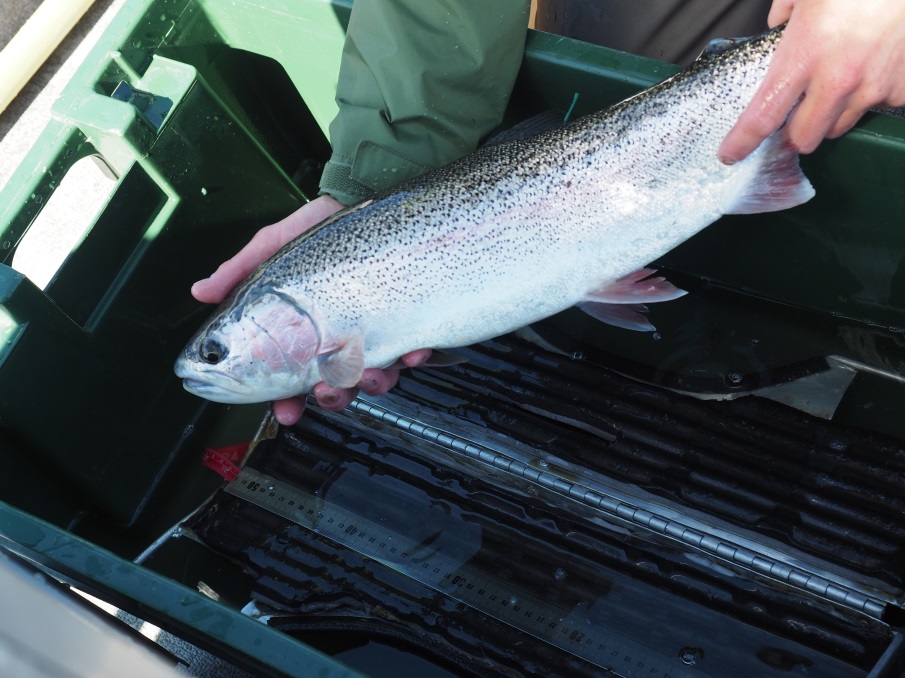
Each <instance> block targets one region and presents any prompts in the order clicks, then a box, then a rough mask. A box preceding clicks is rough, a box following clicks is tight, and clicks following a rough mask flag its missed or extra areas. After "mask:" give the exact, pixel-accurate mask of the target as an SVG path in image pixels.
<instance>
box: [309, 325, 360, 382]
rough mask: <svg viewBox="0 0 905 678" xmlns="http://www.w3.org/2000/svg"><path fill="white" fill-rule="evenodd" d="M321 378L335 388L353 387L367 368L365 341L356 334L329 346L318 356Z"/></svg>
mask: <svg viewBox="0 0 905 678" xmlns="http://www.w3.org/2000/svg"><path fill="white" fill-rule="evenodd" d="M317 367H318V370H319V371H320V375H321V378H322V379H323V380H324V381H325V382H327V383H328V384H330V386H333V387H334V388H352V387H353V386H355V385H356V384H357V383H358V382H359V381H360V380H361V375H362V372H364V369H365V359H364V342H363V340H362V338H361V336H360V335H356V336H354V337H351V338H349V339H345V340H343V341H341V342H337V343H336V344H335V346H333V347H331V348H328V349H327V351H326V352H324V353H321V355H319V356H318V358H317Z"/></svg>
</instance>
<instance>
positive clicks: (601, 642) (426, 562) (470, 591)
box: [226, 467, 706, 678]
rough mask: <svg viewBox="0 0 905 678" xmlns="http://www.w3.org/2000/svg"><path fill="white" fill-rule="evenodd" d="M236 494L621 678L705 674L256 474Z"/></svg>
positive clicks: (239, 479)
mask: <svg viewBox="0 0 905 678" xmlns="http://www.w3.org/2000/svg"><path fill="white" fill-rule="evenodd" d="M226 491H227V492H229V493H230V494H232V495H234V496H236V497H239V498H241V499H244V500H246V501H249V502H251V503H252V504H255V505H256V506H259V507H261V508H264V509H267V510H268V511H270V512H272V513H274V514H276V515H278V516H281V517H283V518H285V519H287V520H290V521H292V522H293V523H295V524H297V525H299V526H301V527H303V528H305V529H307V530H310V531H311V532H314V533H315V534H318V535H320V536H322V537H325V538H327V539H329V540H331V541H333V542H336V543H337V544H340V545H342V546H344V547H346V548H348V549H350V550H352V551H355V552H356V553H359V554H361V555H363V556H365V557H367V558H370V559H371V560H374V561H376V562H379V563H381V564H383V565H385V566H386V567H389V568H391V569H393V570H395V571H397V572H399V573H401V574H403V575H405V576H407V577H410V578H411V579H413V580H415V581H417V582H419V583H421V584H423V585H425V586H428V587H430V588H431V589H433V590H435V591H438V592H440V593H442V594H444V595H447V596H448V597H450V598H451V599H453V600H456V601H458V602H460V603H463V604H465V605H467V606H469V607H471V608H473V609H475V610H477V611H479V612H481V613H483V614H485V615H488V616H490V617H493V618H494V619H497V620H498V621H501V622H503V623H506V624H509V625H510V626H512V627H514V628H516V629H518V630H520V631H523V632H524V633H527V634H529V635H531V636H534V637H535V638H537V639H539V640H542V641H544V642H546V643H549V644H550V645H553V646H555V647H557V648H559V649H561V650H564V651H566V652H569V653H571V654H573V655H575V656H576V657H579V658H580V659H583V660H585V661H587V662H590V663H591V664H594V665H595V666H598V667H600V668H603V669H605V670H608V671H611V672H612V673H613V674H615V675H618V676H626V677H628V676H645V677H646V678H683V677H685V676H698V677H700V676H704V675H706V674H704V673H702V672H701V671H700V669H699V668H697V667H695V668H693V666H694V664H695V662H696V661H697V655H696V650H695V649H694V648H683V649H682V650H681V651H680V652H679V653H678V654H670V655H667V654H664V653H661V652H658V651H657V650H655V649H653V648H651V647H648V646H645V645H642V644H640V643H638V642H636V641H634V640H632V639H629V638H625V637H622V636H620V635H619V634H618V633H616V632H615V631H614V630H613V629H612V628H607V627H606V625H602V624H599V623H594V619H593V617H594V614H595V612H594V610H593V609H592V606H587V605H584V604H581V605H578V606H577V607H576V608H575V609H571V610H567V609H562V608H559V607H557V606H556V605H554V604H551V603H550V602H548V601H545V600H541V599H540V598H538V597H537V596H535V595H532V594H529V593H527V592H525V591H523V590H522V589H521V588H519V587H517V586H513V585H510V584H508V583H507V582H505V581H501V580H500V579H499V578H496V577H494V576H492V575H490V574H488V573H487V572H485V571H483V570H481V569H479V568H475V567H471V566H469V565H468V564H464V565H463V564H462V562H461V560H460V559H453V558H450V557H449V556H446V555H445V554H443V553H442V550H441V549H440V548H437V547H432V546H429V545H424V544H422V543H419V542H418V541H415V540H413V539H410V538H408V537H406V536H405V535H402V534H398V533H396V532H393V531H391V530H388V529H387V528H386V527H384V526H381V525H379V524H378V523H375V522H373V521H371V520H368V519H367V518H364V517H362V516H360V515H357V514H355V513H353V512H352V511H348V510H346V509H344V508H342V507H341V506H337V505H336V504H333V503H330V502H328V501H326V500H324V499H321V498H320V497H317V496H314V495H312V494H310V493H308V492H305V491H303V490H300V489H299V488H297V487H294V486H292V485H290V484H289V483H286V482H283V481H281V480H278V479H276V478H273V477H271V476H268V475H266V474H263V473H260V472H258V471H256V470H254V469H252V468H247V467H246V468H244V469H242V471H241V472H239V473H238V475H237V476H235V478H234V479H233V480H232V481H231V482H230V483H229V484H228V485H227V486H226Z"/></svg>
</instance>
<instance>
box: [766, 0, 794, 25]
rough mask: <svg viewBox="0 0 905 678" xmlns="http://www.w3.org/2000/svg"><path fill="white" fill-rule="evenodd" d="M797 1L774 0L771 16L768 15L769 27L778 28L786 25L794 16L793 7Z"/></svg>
mask: <svg viewBox="0 0 905 678" xmlns="http://www.w3.org/2000/svg"><path fill="white" fill-rule="evenodd" d="M794 5H795V0H773V4H772V5H771V6H770V14H769V15H767V25H768V26H769V27H770V28H776V27H777V26H779V24H781V23H785V22H786V21H788V20H789V17H790V16H792V7H793V6H794Z"/></svg>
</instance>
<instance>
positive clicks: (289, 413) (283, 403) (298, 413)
mask: <svg viewBox="0 0 905 678" xmlns="http://www.w3.org/2000/svg"><path fill="white" fill-rule="evenodd" d="M304 412H305V399H304V398H287V399H286V400H277V401H276V402H274V403H273V416H274V418H275V419H276V420H277V421H278V422H280V423H281V424H282V425H283V426H293V425H294V424H296V423H298V420H299V419H301V418H302V414H303V413H304Z"/></svg>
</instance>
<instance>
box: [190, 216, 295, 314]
mask: <svg viewBox="0 0 905 678" xmlns="http://www.w3.org/2000/svg"><path fill="white" fill-rule="evenodd" d="M278 235H279V232H278V231H277V229H275V228H274V226H265V227H264V228H262V229H261V230H260V231H258V232H257V233H255V235H254V237H253V238H252V239H251V240H250V241H249V242H248V244H247V245H246V246H245V247H243V248H242V249H241V250H239V252H238V253H237V254H236V255H235V256H234V257H232V258H231V259H228V260H227V261H225V262H223V263H222V264H220V267H219V268H218V269H217V270H216V271H214V273H213V274H212V275H211V276H210V277H209V278H204V279H203V280H199V281H198V282H196V283H195V284H194V285H192V296H193V297H195V299H197V300H198V301H200V302H203V303H208V304H218V303H220V302H221V301H223V300H224V299H225V298H226V295H227V294H229V291H230V290H231V289H232V288H233V287H235V286H236V285H237V284H239V283H240V282H241V281H243V280H245V278H247V277H248V276H249V275H251V274H252V273H253V272H254V271H255V269H257V267H258V266H260V265H261V263H262V262H264V261H266V260H267V259H268V258H269V257H270V256H271V255H272V254H273V253H274V252H276V251H277V250H278V249H279V248H280V244H279V240H278Z"/></svg>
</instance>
